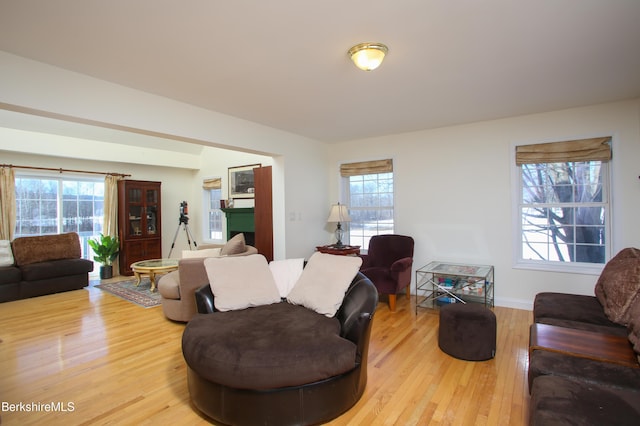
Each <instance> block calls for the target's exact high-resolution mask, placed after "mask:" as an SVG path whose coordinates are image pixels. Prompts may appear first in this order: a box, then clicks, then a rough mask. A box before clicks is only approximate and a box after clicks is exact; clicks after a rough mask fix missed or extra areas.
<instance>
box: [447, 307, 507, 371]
mask: <svg viewBox="0 0 640 426" xmlns="http://www.w3.org/2000/svg"><path fill="white" fill-rule="evenodd" d="M438 346H440V349H441V350H442V351H443V352H445V353H447V354H449V355H451V356H453V357H455V358H459V359H464V360H467V361H484V360H487V359H491V358H493V357H494V356H495V354H496V315H495V314H494V313H493V312H492V311H491V310H490V309H489V308H487V307H485V306H484V305H480V304H477V303H452V304H450V305H445V306H443V307H442V308H441V309H440V329H439V332H438Z"/></svg>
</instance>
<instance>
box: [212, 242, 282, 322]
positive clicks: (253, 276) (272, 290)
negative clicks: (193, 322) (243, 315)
mask: <svg viewBox="0 0 640 426" xmlns="http://www.w3.org/2000/svg"><path fill="white" fill-rule="evenodd" d="M204 267H205V269H206V271H207V277H208V278H209V285H210V286H211V291H212V292H213V294H214V296H215V299H214V304H215V307H216V309H217V310H219V311H222V312H224V311H232V310H237V309H245V308H250V307H252V306H261V305H270V304H272V303H278V302H280V294H279V293H278V287H277V286H276V282H275V281H274V279H273V275H272V274H271V270H270V269H269V264H268V263H267V259H266V258H265V257H264V256H263V255H261V254H252V255H249V256H238V257H208V258H206V259H205V260H204Z"/></svg>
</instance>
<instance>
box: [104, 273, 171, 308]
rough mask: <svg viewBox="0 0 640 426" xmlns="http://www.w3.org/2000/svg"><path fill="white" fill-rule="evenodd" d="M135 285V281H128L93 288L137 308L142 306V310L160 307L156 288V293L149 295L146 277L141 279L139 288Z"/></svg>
mask: <svg viewBox="0 0 640 426" xmlns="http://www.w3.org/2000/svg"><path fill="white" fill-rule="evenodd" d="M97 282H100V281H97ZM135 283H136V280H129V281H120V282H114V283H103V284H96V285H95V286H94V287H96V288H99V289H100V290H104V291H106V292H108V293H111V294H113V295H114V296H118V297H119V298H121V299H124V300H127V301H129V302H132V303H135V304H136V305H138V306H142V307H143V308H153V307H154V306H159V305H160V293H158V289H157V288H156V291H154V292H153V293H151V291H150V290H151V281H149V278H148V277H143V278H142V281H141V282H140V285H139V286H136V285H135Z"/></svg>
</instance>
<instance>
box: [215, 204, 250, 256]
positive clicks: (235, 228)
mask: <svg viewBox="0 0 640 426" xmlns="http://www.w3.org/2000/svg"><path fill="white" fill-rule="evenodd" d="M222 211H223V212H224V214H225V216H226V217H227V240H229V239H231V238H232V237H233V236H234V235H237V234H240V233H243V234H244V239H245V242H246V243H247V244H248V245H250V246H255V242H256V234H255V232H256V231H255V229H256V228H255V223H254V218H253V207H242V208H234V209H222Z"/></svg>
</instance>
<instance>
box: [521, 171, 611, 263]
mask: <svg viewBox="0 0 640 426" xmlns="http://www.w3.org/2000/svg"><path fill="white" fill-rule="evenodd" d="M606 171H607V163H606V162H601V161H583V162H564V163H534V164H523V165H521V184H522V185H521V190H522V191H521V206H520V207H521V208H520V212H521V220H522V223H521V232H522V240H521V243H522V259H524V260H543V261H550V262H579V263H591V264H604V263H605V262H606V221H607V220H608V202H607V194H606V188H607V182H608V180H607V179H606V177H607V173H606Z"/></svg>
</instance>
